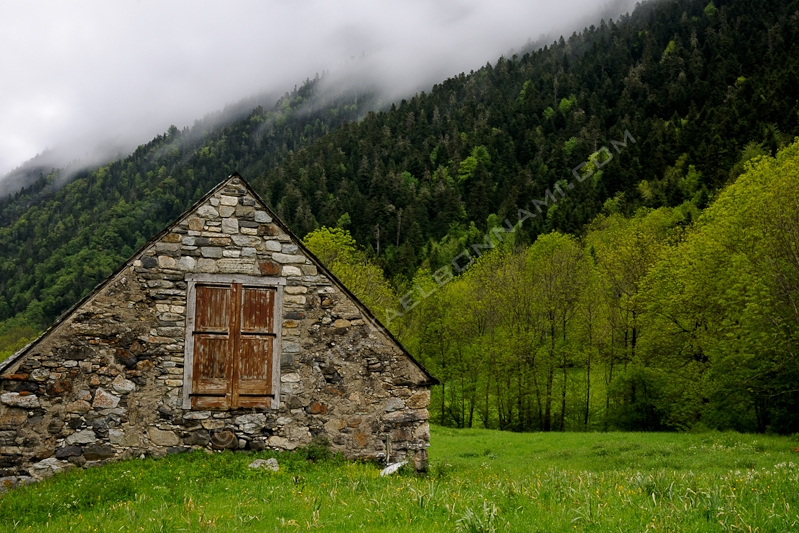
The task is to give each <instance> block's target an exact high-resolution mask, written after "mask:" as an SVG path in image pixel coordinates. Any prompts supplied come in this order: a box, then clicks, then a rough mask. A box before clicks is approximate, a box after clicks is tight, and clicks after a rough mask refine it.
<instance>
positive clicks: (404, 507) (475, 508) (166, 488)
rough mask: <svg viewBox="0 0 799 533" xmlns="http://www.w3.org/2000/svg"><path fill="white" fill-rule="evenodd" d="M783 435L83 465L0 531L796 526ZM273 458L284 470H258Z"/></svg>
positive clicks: (14, 494)
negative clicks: (405, 461)
mask: <svg viewBox="0 0 799 533" xmlns="http://www.w3.org/2000/svg"><path fill="white" fill-rule="evenodd" d="M791 444H792V443H791V441H790V440H789V439H787V438H784V437H782V438H780V437H766V436H744V435H738V434H733V433H703V434H694V435H690V434H687V435H686V434H683V435H675V434H651V433H648V434H641V433H625V434H619V433H606V434H596V433H572V434H565V435H562V434H558V435H547V434H540V433H539V434H518V433H499V432H495V431H487V430H452V429H443V428H439V427H433V428H432V446H431V448H430V458H431V464H430V472H429V473H428V474H427V475H422V476H417V475H414V474H413V473H412V472H410V471H408V470H407V469H403V470H401V471H400V472H399V473H397V474H395V475H393V476H390V477H382V478H381V477H379V475H378V473H379V469H380V467H379V466H377V465H373V464H368V463H351V462H346V461H342V460H340V459H339V458H333V459H326V460H319V461H317V462H313V461H312V460H309V459H312V458H313V456H315V454H313V453H309V451H306V450H299V451H296V452H293V453H275V452H259V453H254V454H245V453H230V452H224V453H216V454H213V455H206V454H205V453H203V452H194V453H190V454H185V455H179V456H169V457H167V458H165V459H162V460H152V459H147V460H138V459H135V460H130V461H125V462H121V463H113V464H109V465H105V466H103V467H100V468H92V469H89V470H77V471H74V472H70V473H67V474H62V475H58V476H56V477H55V478H53V479H50V480H47V481H44V482H42V483H39V484H36V485H33V486H29V487H24V488H20V489H15V490H13V491H11V492H9V493H7V494H5V495H2V496H0V531H23V532H37V533H38V532H51V531H52V532H56V531H192V532H195V531H196V532H199V531H220V532H227V531H231V532H233V531H236V532H238V531H307V530H322V531H342V532H352V531H368V532H381V533H382V532H393V531H396V532H400V531H402V532H405V531H429V532H438V531H441V532H451V531H481V532H485V531H497V532H500V531H513V532H529V531H539V532H544V531H546V532H556V533H557V532H575V531H576V532H596V531H647V530H649V531H702V532H709V533H713V532H724V531H737V530H744V531H748V530H749V528H751V530H752V531H762V532H783V531H790V530H792V529H793V525H794V524H795V523H796V520H797V519H799V516H797V511H796V509H797V507H799V496H797V492H796V490H795V488H796V484H797V483H799V468H797V465H796V464H795V462H794V461H795V458H794V457H793V455H792V454H791V452H790V451H789V450H790V446H791ZM267 457H276V458H277V460H278V462H279V464H280V471H279V472H267V471H263V470H251V469H249V468H247V465H248V464H249V463H250V462H251V461H253V460H254V459H256V458H267Z"/></svg>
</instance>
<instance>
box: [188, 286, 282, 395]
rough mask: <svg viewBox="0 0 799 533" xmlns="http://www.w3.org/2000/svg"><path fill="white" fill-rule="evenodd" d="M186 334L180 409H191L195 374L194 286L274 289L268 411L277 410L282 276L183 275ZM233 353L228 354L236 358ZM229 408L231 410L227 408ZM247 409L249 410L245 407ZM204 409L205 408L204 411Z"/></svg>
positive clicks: (195, 310) (195, 291)
mask: <svg viewBox="0 0 799 533" xmlns="http://www.w3.org/2000/svg"><path fill="white" fill-rule="evenodd" d="M185 279H186V283H187V284H188V287H187V288H186V331H185V333H186V334H185V340H184V343H185V344H184V349H183V409H186V410H190V409H191V392H192V391H191V387H192V382H193V374H194V335H193V332H194V323H195V317H196V312H197V308H196V293H197V289H196V286H197V284H198V283H211V284H220V285H225V284H227V285H232V284H233V283H239V284H242V285H247V286H251V287H253V286H255V287H274V289H275V309H274V325H275V341H274V346H273V347H272V399H271V403H270V408H271V409H279V408H280V352H281V346H282V342H281V341H282V334H283V287H285V285H286V278H284V277H268V276H248V275H245V274H186V277H185ZM235 356H236V354H231V357H235ZM228 409H232V407H228ZM247 409H252V407H248V408H247ZM203 410H205V409H203Z"/></svg>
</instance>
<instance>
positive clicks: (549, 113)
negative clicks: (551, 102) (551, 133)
mask: <svg viewBox="0 0 799 533" xmlns="http://www.w3.org/2000/svg"><path fill="white" fill-rule="evenodd" d="M553 115H555V110H554V109H552V107H551V106H547V108H546V109H544V118H552V117H553Z"/></svg>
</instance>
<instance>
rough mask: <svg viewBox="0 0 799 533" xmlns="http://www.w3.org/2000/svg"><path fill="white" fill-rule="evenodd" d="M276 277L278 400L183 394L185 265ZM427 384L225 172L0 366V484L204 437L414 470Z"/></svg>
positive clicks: (204, 442) (423, 456)
mask: <svg viewBox="0 0 799 533" xmlns="http://www.w3.org/2000/svg"><path fill="white" fill-rule="evenodd" d="M198 275H209V276H211V277H213V275H230V276H233V277H235V276H244V277H246V279H253V278H258V277H264V278H266V277H268V278H269V279H274V280H278V281H279V283H281V284H282V285H281V290H282V301H281V308H280V316H279V317H276V320H279V323H278V326H276V327H279V330H280V331H279V333H280V335H279V336H278V337H277V338H278V339H279V346H277V347H276V352H275V353H276V359H277V361H276V365H275V367H274V369H273V372H275V373H276V374H275V376H277V377H279V379H278V381H277V383H278V388H279V392H277V394H276V398H277V400H278V401H277V403H276V404H273V405H271V406H265V407H259V408H247V409H217V410H211V409H192V408H191V406H190V405H189V406H188V407H187V404H186V402H185V398H184V397H185V396H188V393H187V394H185V395H184V387H190V386H191V383H190V382H187V381H186V376H187V375H188V373H187V369H185V368H184V362H185V361H186V355H187V352H186V338H187V314H188V311H189V309H190V307H191V306H190V302H189V301H188V291H187V289H188V287H189V283H190V282H189V281H187V280H190V279H193V278H192V276H198ZM435 383H436V380H435V378H433V377H432V376H430V374H428V373H427V371H426V370H425V369H424V368H423V367H421V365H419V364H418V363H417V362H416V361H414V360H413V358H412V357H411V356H410V355H409V354H408V353H407V352H406V351H405V350H404V349H403V348H402V347H401V346H400V345H399V343H398V342H397V341H396V340H395V339H394V338H393V337H392V336H391V335H390V334H389V333H388V332H387V331H385V330H384V329H383V328H382V327H381V326H380V325H379V323H378V322H377V321H376V319H375V318H374V317H373V316H372V315H371V314H370V313H369V311H368V310H367V309H366V308H365V307H364V306H363V305H362V304H360V303H359V302H358V301H357V299H355V298H354V296H352V295H351V294H350V293H349V292H348V291H347V290H346V288H345V287H343V286H342V285H341V283H340V282H338V281H337V280H336V279H335V278H334V277H333V276H332V275H331V274H330V273H329V272H327V271H326V270H325V269H324V267H323V266H322V265H321V264H319V263H318V262H317V260H316V259H315V258H313V256H312V255H311V254H310V253H309V252H308V251H307V250H306V249H305V248H304V247H303V246H302V244H301V243H300V242H299V240H298V239H297V238H296V237H294V236H293V235H292V234H291V233H290V232H289V231H288V230H287V229H286V227H285V226H284V225H283V224H282V223H281V222H280V221H279V220H277V219H276V218H275V216H274V214H272V213H271V212H270V211H269V210H268V209H267V208H266V207H265V206H264V204H263V202H262V201H261V200H260V199H259V198H258V196H257V195H256V194H255V193H254V192H253V191H252V189H251V188H250V187H249V185H247V184H246V183H245V182H244V180H243V179H241V178H240V176H238V175H237V174H234V175H233V176H231V177H230V178H228V179H227V180H226V181H224V182H223V183H221V184H220V185H218V186H217V187H216V188H215V189H214V190H212V191H211V192H210V193H209V194H208V195H206V197H204V198H203V199H202V200H200V201H199V202H198V203H197V204H195V206H193V207H192V208H191V209H189V211H187V213H185V214H184V215H182V216H181V217H180V218H179V219H178V220H177V221H176V222H175V223H173V224H172V225H171V226H170V227H168V228H167V229H166V230H164V231H163V232H162V233H161V234H160V235H158V236H157V237H156V238H154V239H153V240H152V241H150V242H149V243H148V244H147V245H145V247H144V248H143V249H142V250H141V251H139V252H138V253H137V254H136V255H135V256H134V257H133V258H131V259H130V260H129V261H128V262H127V263H126V264H125V265H123V266H122V267H121V268H120V269H119V270H118V271H117V272H116V273H115V274H113V275H112V276H111V277H109V278H108V280H106V281H105V282H104V283H103V284H101V285H100V286H99V287H98V288H97V289H95V291H94V292H93V293H92V294H90V295H89V296H88V297H87V298H85V299H84V300H83V301H82V302H80V303H79V304H77V305H76V306H75V307H74V308H73V309H72V310H70V311H68V312H67V313H66V314H65V315H64V316H62V317H61V318H60V319H59V321H58V322H57V323H56V324H55V325H54V326H53V327H51V328H50V329H49V330H48V331H47V332H45V334H44V335H42V336H41V337H40V338H39V339H38V340H37V341H35V342H34V343H32V344H31V345H29V346H28V347H26V348H25V349H23V350H21V351H20V352H19V353H17V354H15V355H14V356H12V357H11V358H10V359H8V360H7V361H5V362H3V363H0V490H1V487H2V486H13V485H14V484H17V483H19V482H24V481H26V480H29V479H31V478H33V479H36V478H41V477H46V476H48V475H51V474H53V473H56V472H58V471H61V470H63V469H65V468H71V467H73V466H84V467H85V466H90V465H97V464H102V463H103V462H107V461H111V460H119V459H125V458H130V457H140V456H156V457H158V456H163V455H165V454H169V453H180V452H183V451H187V450H191V449H198V448H209V449H213V450H222V449H238V450H263V449H267V448H269V449H279V450H292V449H294V448H296V447H298V446H304V445H307V444H309V443H311V442H312V440H313V439H314V438H324V439H326V441H327V442H329V443H330V446H331V449H332V450H333V451H334V452H341V453H343V454H344V455H345V456H346V457H348V458H352V459H358V458H362V459H386V452H387V445H388V452H389V454H390V457H389V460H390V461H399V460H410V461H413V462H414V464H415V465H416V467H417V468H419V469H423V468H425V467H426V462H427V446H428V443H429V438H430V432H429V426H428V422H427V421H428V412H427V406H428V403H429V400H430V386H431V385H432V384H435Z"/></svg>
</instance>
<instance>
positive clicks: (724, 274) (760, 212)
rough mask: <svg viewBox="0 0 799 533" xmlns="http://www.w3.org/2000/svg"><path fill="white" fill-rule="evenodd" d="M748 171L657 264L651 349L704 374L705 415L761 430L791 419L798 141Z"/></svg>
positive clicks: (798, 322)
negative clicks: (655, 320) (655, 332)
mask: <svg viewBox="0 0 799 533" xmlns="http://www.w3.org/2000/svg"><path fill="white" fill-rule="evenodd" d="M746 168H748V171H747V172H745V173H744V174H743V175H741V176H740V177H739V178H738V179H737V181H736V182H735V183H734V184H732V185H731V186H730V187H728V188H727V189H726V190H724V191H723V192H722V193H721V194H720V195H719V197H718V199H717V200H716V201H715V202H714V203H713V204H712V205H711V206H710V207H709V208H708V209H707V210H706V211H705V212H704V213H703V215H702V216H701V217H700V218H699V220H698V222H697V228H696V230H695V231H694V232H692V233H690V234H689V235H688V237H687V239H686V240H685V241H684V242H682V243H680V245H679V246H677V247H676V248H675V249H674V250H673V251H672V253H670V254H669V256H668V257H667V258H666V259H665V260H664V261H663V262H661V263H660V264H659V265H658V267H657V269H655V270H654V271H653V273H652V275H651V276H650V279H649V280H648V285H649V287H650V288H649V297H648V300H649V304H650V306H651V311H652V313H651V314H652V316H653V317H655V318H657V319H658V328H657V331H659V332H660V333H661V335H660V336H658V337H656V338H655V339H654V341H655V345H654V346H653V350H656V351H657V352H658V353H666V354H672V356H671V357H672V358H673V359H674V363H673V364H674V365H679V366H685V365H689V366H690V367H692V368H694V374H695V375H696V376H697V377H699V376H701V377H702V378H703V380H704V391H703V395H704V396H705V398H707V399H708V400H709V402H710V404H709V405H708V406H707V407H706V408H705V409H704V413H705V415H706V418H707V419H708V421H709V422H711V423H712V424H713V425H714V426H716V427H733V428H737V429H748V430H760V431H763V430H765V429H767V428H768V427H769V426H771V425H772V424H775V425H778V426H783V425H784V424H791V423H792V422H790V421H791V420H794V419H795V414H790V413H791V411H793V409H795V403H793V401H792V400H791V395H792V393H791V392H790V391H791V390H792V389H794V388H795V385H796V383H797V382H798V381H799V370H797V368H796V364H795V362H796V356H795V354H796V353H797V350H799V337H798V336H797V334H796V332H797V329H798V328H799V313H797V311H796V309H797V308H796V301H797V296H799V261H797V255H796V250H797V249H799V186H797V181H796V176H797V175H799V143H795V144H793V145H791V146H790V147H789V148H787V149H785V150H783V151H782V152H780V153H779V155H778V156H777V157H776V158H761V159H759V160H757V159H756V160H755V163H754V164H751V163H750V164H748V165H747V167H746ZM694 381H695V382H696V381H697V380H694ZM695 416H698V414H697V415H695Z"/></svg>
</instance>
